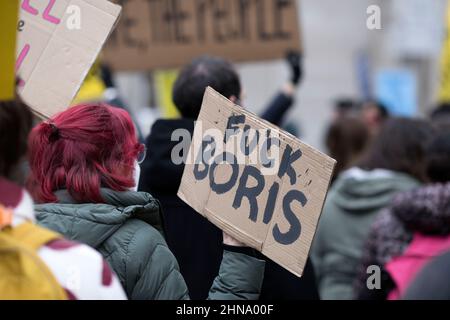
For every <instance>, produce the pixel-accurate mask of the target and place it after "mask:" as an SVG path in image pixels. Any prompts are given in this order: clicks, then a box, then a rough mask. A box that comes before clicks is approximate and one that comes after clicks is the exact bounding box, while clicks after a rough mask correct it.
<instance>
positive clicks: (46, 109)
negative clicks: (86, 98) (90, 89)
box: [16, 0, 121, 118]
mask: <svg viewBox="0 0 450 320" xmlns="http://www.w3.org/2000/svg"><path fill="white" fill-rule="evenodd" d="M120 11H121V8H120V6H118V5H115V4H112V3H110V2H109V1H106V0H58V1H56V0H39V1H37V0H22V1H21V10H20V21H19V25H18V32H19V36H18V39H19V41H18V46H17V62H16V71H17V72H18V75H19V77H20V79H21V80H22V81H21V83H20V85H19V87H20V89H19V92H20V94H21V97H22V99H23V100H24V101H25V102H26V103H27V104H28V105H30V107H31V108H32V109H33V111H34V112H35V113H37V114H38V115H40V116H42V117H44V118H45V117H51V116H53V115H54V114H56V113H58V112H61V111H63V110H65V109H66V108H68V107H69V105H70V103H71V102H72V100H73V98H74V97H75V95H76V94H77V92H78V90H79V88H80V86H81V84H82V82H83V80H84V78H85V77H86V75H87V73H88V71H89V69H90V68H91V66H92V64H93V63H94V61H95V59H96V57H97V55H98V54H99V52H100V50H101V48H102V46H103V44H104V43H105V41H106V39H107V38H108V35H109V34H110V33H111V31H112V29H113V27H114V25H115V24H116V21H117V18H118V17H119V14H120Z"/></svg>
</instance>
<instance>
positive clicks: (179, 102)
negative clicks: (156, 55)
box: [173, 56, 241, 119]
mask: <svg viewBox="0 0 450 320" xmlns="http://www.w3.org/2000/svg"><path fill="white" fill-rule="evenodd" d="M208 86H210V87H212V88H213V89H214V90H216V91H217V92H219V93H220V94H222V95H223V96H225V97H227V98H229V99H230V100H232V101H234V102H236V101H237V100H239V99H240V96H241V82H240V79H239V75H238V73H237V72H236V70H235V69H234V67H233V65H232V64H231V63H230V62H228V61H226V60H224V59H222V58H218V57H210V56H203V57H200V58H198V59H195V60H194V61H192V62H191V63H190V64H189V65H187V66H186V67H185V68H184V69H183V70H182V71H181V73H180V75H179V76H178V79H177V81H176V82H175V85H174V88H173V101H174V103H175V105H176V107H177V108H178V110H179V111H180V113H181V115H182V116H183V117H184V118H191V119H197V117H198V115H199V113H200V109H201V106H202V101H203V95H204V93H205V89H206V88H207V87H208Z"/></svg>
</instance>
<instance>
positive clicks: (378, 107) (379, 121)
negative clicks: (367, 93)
mask: <svg viewBox="0 0 450 320" xmlns="http://www.w3.org/2000/svg"><path fill="white" fill-rule="evenodd" d="M361 113H362V114H361V117H362V120H363V121H364V123H365V124H366V125H367V128H368V129H369V131H370V133H371V135H372V136H374V135H376V134H377V133H378V132H379V131H380V128H381V126H382V125H383V124H384V123H385V122H386V121H387V120H388V119H389V117H390V114H389V110H388V108H387V107H386V106H385V105H383V104H382V103H381V102H379V101H375V100H368V101H365V102H363V104H362V110H361Z"/></svg>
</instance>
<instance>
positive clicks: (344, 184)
mask: <svg viewBox="0 0 450 320" xmlns="http://www.w3.org/2000/svg"><path fill="white" fill-rule="evenodd" d="M418 185H419V182H418V181H417V180H415V179H414V178H412V177H410V176H408V175H405V174H401V173H397V172H392V171H388V170H373V171H364V170H362V169H359V168H353V169H350V170H348V171H345V172H343V173H342V174H341V176H340V177H339V178H338V179H337V180H336V182H335V185H334V186H333V192H334V197H333V200H334V203H335V204H336V205H337V206H338V207H339V208H341V209H342V210H344V211H346V212H352V213H367V212H372V211H374V210H379V209H382V208H384V207H386V206H387V205H388V204H389V203H390V202H391V201H392V199H393V196H394V194H396V193H398V192H402V191H406V190H410V189H412V188H414V187H416V186H418Z"/></svg>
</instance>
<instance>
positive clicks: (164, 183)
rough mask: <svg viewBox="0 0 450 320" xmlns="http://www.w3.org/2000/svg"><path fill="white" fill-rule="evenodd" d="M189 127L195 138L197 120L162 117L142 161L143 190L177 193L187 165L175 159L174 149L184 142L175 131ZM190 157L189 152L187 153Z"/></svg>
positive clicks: (154, 126)
mask: <svg viewBox="0 0 450 320" xmlns="http://www.w3.org/2000/svg"><path fill="white" fill-rule="evenodd" d="M178 129H185V130H187V132H189V134H190V135H191V137H192V133H193V132H194V120H191V119H178V120H158V121H156V122H155V124H154V125H153V127H152V131H151V133H150V135H149V137H148V138H147V141H146V145H147V158H146V159H145V161H144V163H142V165H141V168H142V172H141V178H140V183H139V190H143V191H147V192H151V193H154V194H160V193H166V194H176V193H177V191H178V188H179V186H180V183H181V178H182V176H183V171H184V164H175V163H174V162H173V161H172V150H173V149H174V147H175V146H177V145H178V144H179V143H180V141H179V140H178V141H172V134H173V132H174V131H175V130H178ZM186 156H187V155H186Z"/></svg>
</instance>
